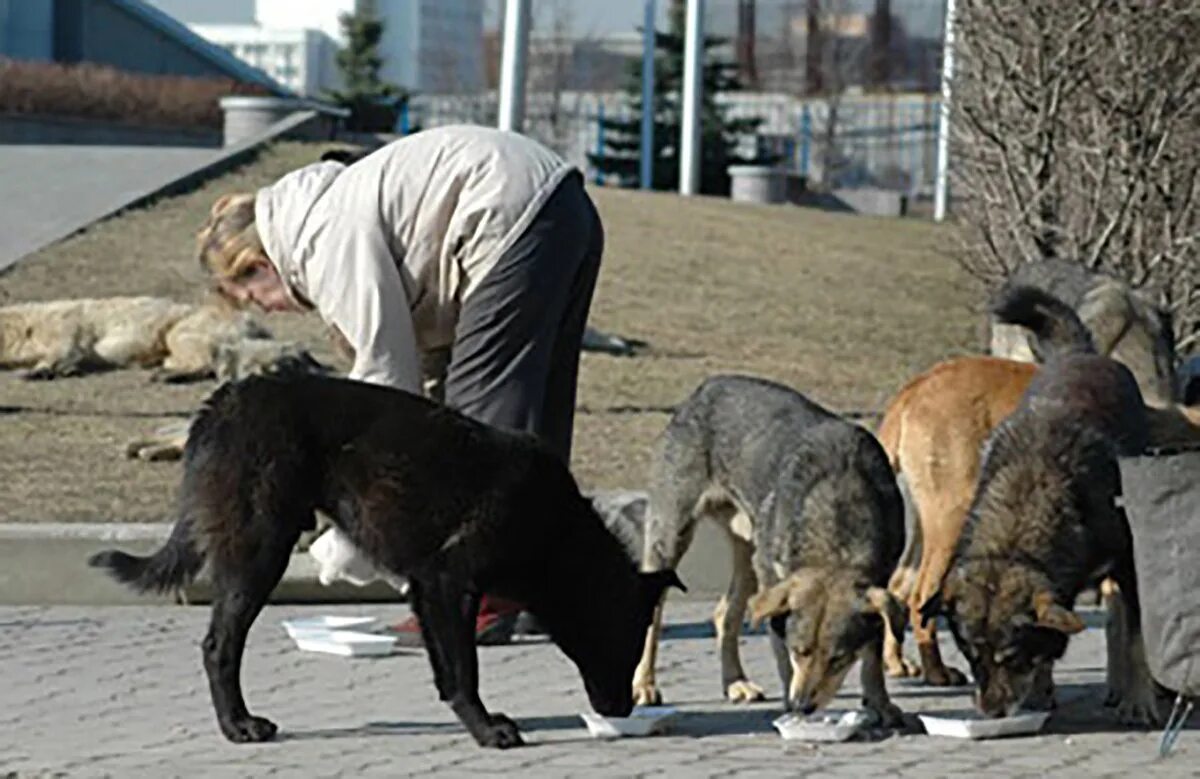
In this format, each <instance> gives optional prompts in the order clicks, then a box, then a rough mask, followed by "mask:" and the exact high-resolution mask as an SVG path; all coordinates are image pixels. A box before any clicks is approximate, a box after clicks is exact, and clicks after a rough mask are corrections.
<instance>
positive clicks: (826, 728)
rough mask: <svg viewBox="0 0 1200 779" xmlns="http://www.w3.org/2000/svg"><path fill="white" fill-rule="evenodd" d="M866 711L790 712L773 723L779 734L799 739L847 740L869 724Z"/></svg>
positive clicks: (789, 738) (790, 738)
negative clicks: (804, 713) (809, 713)
mask: <svg viewBox="0 0 1200 779" xmlns="http://www.w3.org/2000/svg"><path fill="white" fill-rule="evenodd" d="M869 718H870V715H869V714H867V712H865V711H824V712H819V713H817V714H811V715H809V716H807V717H806V716H804V715H803V714H796V713H795V712H789V713H788V714H784V715H783V716H782V717H779V718H777V719H776V720H775V721H774V722H772V723H771V724H772V725H774V726H775V729H776V730H778V731H779V735H781V736H783V737H784V738H785V739H788V740H797V741H845V740H846V739H848V738H850V737H851V736H853V735H854V734H855V733H857V732H858V731H860V730H862V728H863V726H864V725H866V724H867V720H868V719H869Z"/></svg>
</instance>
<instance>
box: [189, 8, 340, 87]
mask: <svg viewBox="0 0 1200 779" xmlns="http://www.w3.org/2000/svg"><path fill="white" fill-rule="evenodd" d="M190 27H191V28H192V30H193V31H194V32H195V33H197V34H198V35H200V36H202V37H204V38H207V39H208V40H210V41H212V42H213V43H215V44H217V45H218V46H220V47H222V48H224V49H226V50H228V51H229V52H230V53H231V54H233V55H234V56H235V57H237V58H238V59H240V60H242V61H243V62H246V63H247V64H249V65H253V66H254V67H256V68H258V69H259V70H261V71H263V72H264V73H266V74H267V75H268V76H270V77H271V78H273V79H275V80H276V81H278V82H279V83H281V84H283V85H284V86H285V87H287V88H288V89H291V90H292V91H294V92H298V93H300V94H302V95H310V96H317V95H319V94H320V93H321V92H323V91H324V90H326V89H327V88H329V87H331V86H333V85H334V84H336V83H337V69H336V67H337V63H336V61H335V60H334V57H335V55H336V53H337V48H338V47H337V44H336V43H335V42H334V40H333V39H332V38H330V37H329V36H328V35H325V33H323V32H321V31H320V30H310V29H291V30H289V29H275V28H271V27H260V26H258V25H254V24H193V25H190Z"/></svg>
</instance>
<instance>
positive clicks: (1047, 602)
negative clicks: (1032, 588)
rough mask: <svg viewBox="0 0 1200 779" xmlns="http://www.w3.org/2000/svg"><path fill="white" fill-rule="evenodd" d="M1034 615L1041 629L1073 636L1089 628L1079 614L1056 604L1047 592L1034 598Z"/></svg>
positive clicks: (1035, 621)
mask: <svg viewBox="0 0 1200 779" xmlns="http://www.w3.org/2000/svg"><path fill="white" fill-rule="evenodd" d="M1033 613H1034V614H1035V615H1036V617H1037V619H1036V620H1034V624H1035V625H1037V626H1038V627H1040V628H1050V629H1051V630H1057V631H1059V632H1061V633H1066V634H1067V635H1073V634H1075V633H1079V632H1082V631H1083V629H1084V628H1085V627H1087V626H1086V625H1084V624H1083V620H1082V619H1080V618H1079V615H1078V614H1076V613H1075V612H1074V611H1071V610H1070V609H1065V608H1063V607H1062V606H1060V605H1058V604H1057V603H1055V602H1054V595H1053V594H1052V593H1050V592H1047V591H1045V590H1043V591H1041V592H1039V593H1037V594H1036V595H1034V596H1033Z"/></svg>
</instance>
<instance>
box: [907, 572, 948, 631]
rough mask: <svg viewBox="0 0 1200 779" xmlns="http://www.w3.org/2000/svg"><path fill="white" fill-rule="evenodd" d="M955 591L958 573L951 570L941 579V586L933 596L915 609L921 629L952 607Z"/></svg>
mask: <svg viewBox="0 0 1200 779" xmlns="http://www.w3.org/2000/svg"><path fill="white" fill-rule="evenodd" d="M957 590H958V572H957V570H954V569H951V571H950V572H949V573H947V574H946V576H945V577H944V578H943V579H942V584H941V586H939V587H938V588H937V590H936V591H935V592H934V593H933V595H930V596H929V599H928V600H926V601H925V602H924V603H922V604H921V608H919V609H917V612H918V613H919V614H920V615H921V627H925V626H926V625H928V624H929V623H930V622H931V621H933V620H935V619H937V618H938V617H939V616H941V615H942V614H945V613H946V612H947V611H949V610H950V609H951V608H952V607H953V603H954V598H955V595H956V593H957Z"/></svg>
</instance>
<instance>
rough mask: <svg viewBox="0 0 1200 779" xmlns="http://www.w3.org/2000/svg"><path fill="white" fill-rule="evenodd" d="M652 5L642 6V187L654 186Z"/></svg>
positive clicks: (650, 0)
mask: <svg viewBox="0 0 1200 779" xmlns="http://www.w3.org/2000/svg"><path fill="white" fill-rule="evenodd" d="M654 6H655V2H654V0H645V2H644V3H643V8H642V11H643V15H642V138H641V153H642V160H641V162H642V166H641V185H642V189H653V188H654V32H655V21H656V18H657V14H655V8H654Z"/></svg>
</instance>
